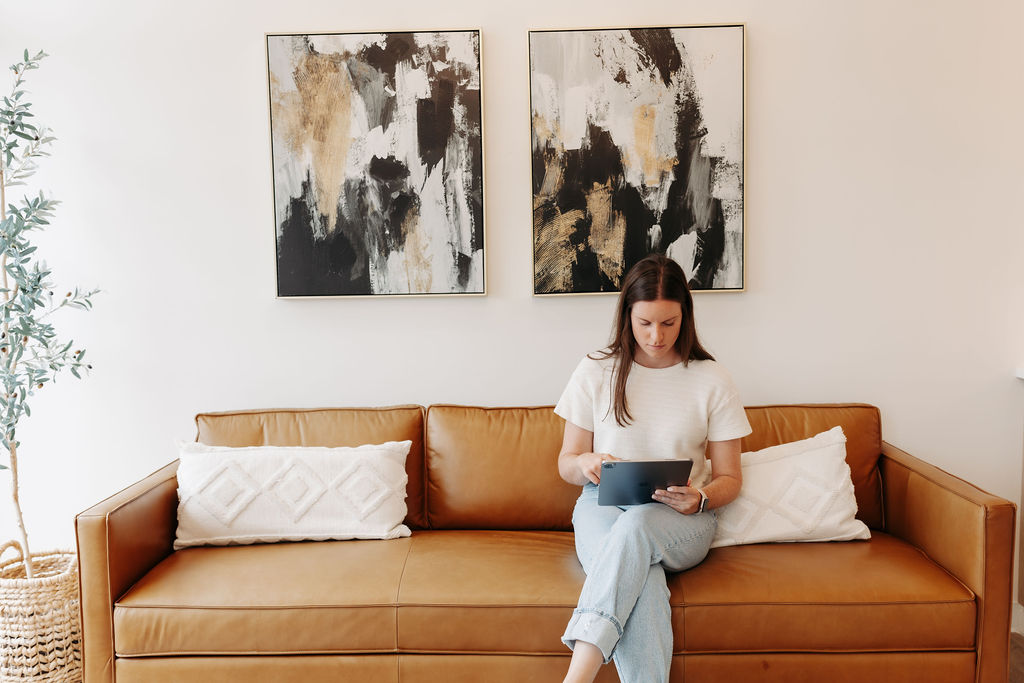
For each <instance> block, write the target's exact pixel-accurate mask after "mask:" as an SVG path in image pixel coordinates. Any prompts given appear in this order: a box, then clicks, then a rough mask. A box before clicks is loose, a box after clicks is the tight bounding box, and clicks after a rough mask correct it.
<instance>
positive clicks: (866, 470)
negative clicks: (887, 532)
mask: <svg viewBox="0 0 1024 683" xmlns="http://www.w3.org/2000/svg"><path fill="white" fill-rule="evenodd" d="M746 410H747V417H748V419H749V420H750V424H751V426H752V427H753V429H754V431H753V433H752V434H751V435H750V436H748V437H746V438H744V439H743V443H742V448H743V450H744V451H753V450H758V449H761V448H766V447H768V446H774V445H778V444H780V443H787V442H789V441H797V440H800V439H806V438H809V437H811V436H814V435H815V434H818V433H819V432H823V431H826V430H828V429H831V428H832V427H835V426H837V425H838V426H841V427H842V428H843V431H844V432H845V434H846V437H847V444H846V461H847V462H848V463H849V465H850V470H851V474H852V477H853V484H854V488H855V489H856V495H857V505H858V508H859V510H858V513H857V517H858V518H859V519H861V520H862V521H864V523H866V524H867V525H868V526H869V527H871V528H874V529H878V528H881V527H882V498H881V479H880V475H879V471H878V460H879V457H880V454H881V451H882V436H881V418H880V415H879V411H878V408H875V407H874V406H869V405H864V404H836V405H824V404H819V405H785V406H782V405H779V406H755V407H749V408H747V409H746ZM196 425H197V427H198V429H199V436H198V440H199V441H201V442H203V443H206V444H210V445H213V446H260V445H273V446H359V445H362V444H367V443H382V442H384V441H402V440H405V439H409V440H410V441H412V448H411V450H410V452H409V457H408V459H407V460H406V471H407V472H408V474H409V484H408V489H407V491H408V497H407V499H406V503H407V505H408V507H409V513H408V517H407V518H406V524H408V525H409V526H410V527H412V528H414V529H423V528H432V529H554V530H571V529H572V521H571V520H572V508H573V504H574V502H575V500H576V497H577V496H578V495H579V487H577V486H572V485H570V484H567V483H565V482H564V481H562V479H561V478H560V477H559V476H558V466H557V462H558V452H559V450H560V449H561V445H562V432H563V429H564V426H565V423H564V421H563V420H562V419H561V418H560V417H558V416H557V415H555V414H554V412H553V410H552V407H551V406H542V407H534V408H482V407H474V406H453V405H435V406H431V407H430V408H429V409H427V410H426V411H424V409H423V408H422V407H420V406H393V407H387V408H326V409H313V410H250V411H237V412H226V413H203V414H200V415H197V416H196Z"/></svg>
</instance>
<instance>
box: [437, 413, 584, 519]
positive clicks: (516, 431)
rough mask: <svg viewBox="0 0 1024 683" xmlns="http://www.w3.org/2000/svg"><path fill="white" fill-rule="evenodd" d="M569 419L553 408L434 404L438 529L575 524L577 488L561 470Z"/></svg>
mask: <svg viewBox="0 0 1024 683" xmlns="http://www.w3.org/2000/svg"><path fill="white" fill-rule="evenodd" d="M564 428H565V422H564V421H563V420H562V418H560V417H558V416H557V415H555V413H554V411H553V410H552V407H551V406H544V407H540V408H478V407H470V406H446V405H436V406H431V407H430V408H428V409H427V430H426V475H427V521H428V523H429V524H430V528H431V529H556V530H566V531H568V530H571V529H572V508H573V505H574V503H575V501H576V497H577V496H579V492H580V489H579V487H578V486H572V485H570V484H567V483H566V482H564V481H562V479H561V478H560V477H559V476H558V452H559V451H560V450H561V446H562V432H563V430H564Z"/></svg>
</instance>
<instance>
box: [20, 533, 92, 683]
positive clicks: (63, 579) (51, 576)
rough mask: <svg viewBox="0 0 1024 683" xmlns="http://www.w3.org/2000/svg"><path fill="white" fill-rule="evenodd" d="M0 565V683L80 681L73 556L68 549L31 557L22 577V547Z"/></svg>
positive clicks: (77, 616)
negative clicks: (28, 574)
mask: <svg viewBox="0 0 1024 683" xmlns="http://www.w3.org/2000/svg"><path fill="white" fill-rule="evenodd" d="M8 548H13V549H14V550H16V551H17V553H18V556H17V557H16V558H14V559H13V560H6V561H3V562H0V683H7V682H8V681H11V682H13V681H17V682H18V683H29V682H31V683H42V681H46V682H47V683H80V681H81V680H82V627H81V621H80V615H79V608H78V558H77V556H76V555H75V553H73V552H69V551H60V550H55V551H50V552H45V553H34V554H33V555H32V558H31V560H32V570H33V577H32V578H31V579H27V578H25V561H24V555H23V553H22V551H21V545H19V544H18V543H17V542H15V541H10V542H9V543H5V544H4V545H2V546H0V555H3V553H4V552H5V551H7V549H8Z"/></svg>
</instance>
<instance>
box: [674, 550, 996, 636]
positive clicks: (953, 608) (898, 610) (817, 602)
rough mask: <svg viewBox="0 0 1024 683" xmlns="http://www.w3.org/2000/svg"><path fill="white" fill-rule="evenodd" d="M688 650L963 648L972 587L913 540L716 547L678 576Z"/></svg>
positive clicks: (971, 621) (971, 614)
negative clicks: (957, 577) (926, 553)
mask: <svg viewBox="0 0 1024 683" xmlns="http://www.w3.org/2000/svg"><path fill="white" fill-rule="evenodd" d="M669 586H670V588H671V589H672V601H673V605H678V606H679V607H675V608H674V609H673V620H674V622H675V624H674V625H675V628H676V630H677V647H678V645H679V643H678V631H680V630H682V629H681V626H682V625H683V623H684V621H685V624H686V649H687V651H689V652H722V651H726V652H754V651H760V652H780V651H797V652H808V651H809V652H827V651H844V650H845V651H864V652H871V651H901V650H902V651H913V650H961V649H962V650H967V649H970V648H972V647H973V646H974V631H975V616H976V613H975V600H974V597H975V596H974V594H973V593H972V592H971V591H970V590H969V589H968V588H966V587H965V586H964V585H963V584H961V583H960V582H959V581H957V580H956V579H954V578H953V577H951V576H950V575H949V574H947V573H946V572H945V570H943V569H942V568H941V567H939V566H938V565H937V564H935V563H934V562H932V561H931V560H930V559H928V557H927V556H926V555H925V554H924V553H923V552H921V551H920V550H918V549H917V548H915V547H913V546H912V545H910V544H908V543H906V542H904V541H902V540H900V539H897V538H895V537H893V536H890V535H888V534H885V533H883V532H874V534H873V536H872V539H871V540H870V541H851V542H849V543H801V544H785V545H777V544H762V545H746V546H733V547H728V548H716V549H714V550H712V551H711V552H710V554H709V555H708V556H707V558H706V559H705V560H704V562H702V563H701V564H700V565H698V566H696V567H694V568H693V569H691V570H690V571H687V572H683V573H681V574H677V575H676V576H675V577H674V579H673V580H672V581H670V583H669Z"/></svg>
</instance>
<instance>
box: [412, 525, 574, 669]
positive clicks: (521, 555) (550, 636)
mask: <svg viewBox="0 0 1024 683" xmlns="http://www.w3.org/2000/svg"><path fill="white" fill-rule="evenodd" d="M412 541H413V544H412V548H411V550H410V552H409V560H408V562H407V563H406V567H405V575H404V576H403V578H402V589H401V592H400V593H399V603H400V604H399V607H398V646H399V648H401V650H402V651H403V652H489V653H502V654H516V653H555V654H566V652H567V650H566V648H565V646H564V645H563V644H562V642H561V640H559V639H560V638H561V635H562V632H563V631H565V625H566V623H568V621H569V617H570V616H571V615H572V610H573V608H574V607H576V600H577V598H579V593H580V588H581V587H582V586H583V579H584V574H583V569H582V568H581V567H580V564H579V561H578V560H577V559H576V549H575V545H574V543H573V535H572V534H571V533H565V532H559V531H473V530H467V531H422V532H416V533H414V534H413V537H412Z"/></svg>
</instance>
